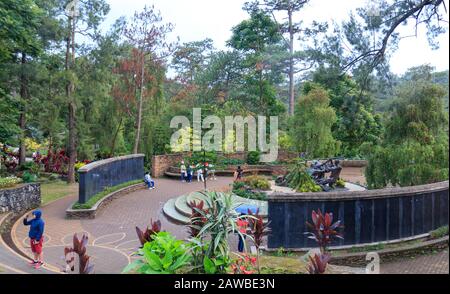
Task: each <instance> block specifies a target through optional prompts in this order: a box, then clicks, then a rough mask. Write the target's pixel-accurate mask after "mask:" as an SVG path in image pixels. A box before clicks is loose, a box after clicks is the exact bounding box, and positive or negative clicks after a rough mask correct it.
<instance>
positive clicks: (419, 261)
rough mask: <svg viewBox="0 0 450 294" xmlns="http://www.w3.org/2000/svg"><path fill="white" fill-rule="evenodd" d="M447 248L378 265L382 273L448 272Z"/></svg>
mask: <svg viewBox="0 0 450 294" xmlns="http://www.w3.org/2000/svg"><path fill="white" fill-rule="evenodd" d="M448 260H449V256H448V248H447V249H446V250H443V251H440V252H437V253H433V254H429V255H419V256H415V257H410V258H405V259H402V260H398V261H394V262H388V263H383V264H381V265H380V271H381V273H382V274H448V273H449V270H448Z"/></svg>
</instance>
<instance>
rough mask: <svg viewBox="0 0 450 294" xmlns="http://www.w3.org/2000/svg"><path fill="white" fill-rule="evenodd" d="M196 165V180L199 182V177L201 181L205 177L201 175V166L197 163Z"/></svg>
mask: <svg viewBox="0 0 450 294" xmlns="http://www.w3.org/2000/svg"><path fill="white" fill-rule="evenodd" d="M196 167H197V182H200V179H201V180H202V182H204V181H205V179H204V177H203V166H201V165H200V164H197V166H196Z"/></svg>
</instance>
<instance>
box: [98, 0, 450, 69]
mask: <svg viewBox="0 0 450 294" xmlns="http://www.w3.org/2000/svg"><path fill="white" fill-rule="evenodd" d="M107 2H108V3H109V4H110V6H111V11H110V13H109V15H108V18H107V21H106V23H105V24H104V27H105V28H107V27H109V25H111V24H112V23H113V22H114V20H116V19H117V18H119V17H120V16H126V17H131V16H132V15H133V13H134V12H135V11H139V10H141V9H142V8H143V7H144V6H145V5H152V4H154V5H155V7H156V8H157V9H159V10H160V11H161V14H162V16H163V19H164V21H165V22H171V23H173V24H174V25H175V31H174V32H173V36H172V37H173V38H174V39H175V38H176V37H177V36H178V37H180V40H181V42H189V41H197V40H202V39H205V38H211V39H213V41H214V45H215V47H216V48H218V49H225V42H226V41H227V40H228V39H229V38H230V36H231V28H232V27H233V26H235V25H236V24H238V23H239V22H240V21H242V20H243V19H246V18H248V15H247V14H246V12H244V11H243V10H242V5H243V4H244V3H245V2H246V0H107ZM445 2H446V4H447V7H449V6H448V0H446V1H445ZM367 3H368V1H367V0H311V1H310V3H309V4H308V6H307V7H306V8H305V9H304V10H303V11H302V12H300V13H299V14H298V15H297V18H298V20H299V19H300V18H301V19H302V20H303V21H304V22H305V23H310V22H311V21H312V20H318V21H332V20H334V21H337V22H339V23H340V22H341V21H342V20H344V19H346V18H347V17H348V15H349V13H350V11H351V10H355V8H357V7H365V6H366V5H367ZM446 19H447V20H448V16H447V17H446ZM400 33H401V35H404V36H407V35H411V34H414V28H413V26H412V25H411V26H407V27H401V30H400ZM439 40H440V45H441V46H440V49H439V50H435V51H433V50H431V48H430V47H429V46H428V42H427V40H426V30H424V29H423V30H419V36H418V37H417V38H416V37H410V38H405V39H402V40H401V41H400V44H399V49H398V50H397V52H396V53H395V55H394V56H392V58H391V69H392V71H393V72H394V73H397V74H401V73H403V72H405V70H406V69H408V68H410V67H412V66H417V65H421V64H424V63H430V64H431V65H433V66H435V67H436V69H437V70H439V71H440V70H446V69H448V64H449V34H448V32H447V33H446V34H444V35H441V36H440V37H439Z"/></svg>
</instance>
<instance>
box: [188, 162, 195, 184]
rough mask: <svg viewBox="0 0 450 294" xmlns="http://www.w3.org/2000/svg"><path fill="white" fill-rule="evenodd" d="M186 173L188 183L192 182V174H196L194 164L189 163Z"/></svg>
mask: <svg viewBox="0 0 450 294" xmlns="http://www.w3.org/2000/svg"><path fill="white" fill-rule="evenodd" d="M186 174H187V178H186V181H187V182H188V183H191V182H192V176H193V174H194V170H193V166H192V165H190V164H188V166H187V169H186Z"/></svg>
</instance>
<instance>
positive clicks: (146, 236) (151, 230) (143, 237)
mask: <svg viewBox="0 0 450 294" xmlns="http://www.w3.org/2000/svg"><path fill="white" fill-rule="evenodd" d="M159 232H161V221H160V220H157V221H155V222H154V221H153V219H152V220H150V227H147V228H146V229H145V231H142V230H141V229H139V228H138V227H136V233H137V235H138V238H139V242H141V246H144V244H145V243H147V242H150V241H151V240H152V237H153V236H154V235H156V234H158V233H159Z"/></svg>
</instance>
